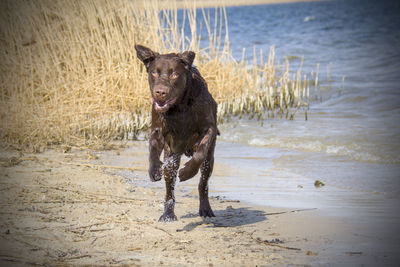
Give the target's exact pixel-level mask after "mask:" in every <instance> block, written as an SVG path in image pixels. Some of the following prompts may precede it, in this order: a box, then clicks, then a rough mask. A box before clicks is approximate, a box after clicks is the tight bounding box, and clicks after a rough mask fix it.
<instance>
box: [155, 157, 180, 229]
mask: <svg viewBox="0 0 400 267" xmlns="http://www.w3.org/2000/svg"><path fill="white" fill-rule="evenodd" d="M164 154H165V157H164V165H163V174H164V180H165V188H166V195H165V202H164V213H163V215H161V217H160V219H159V221H164V222H165V221H176V220H177V217H176V215H175V212H174V208H175V192H174V190H175V181H176V174H177V172H178V169H179V163H180V161H181V155H178V154H170V153H169V152H168V151H166V150H165V149H164Z"/></svg>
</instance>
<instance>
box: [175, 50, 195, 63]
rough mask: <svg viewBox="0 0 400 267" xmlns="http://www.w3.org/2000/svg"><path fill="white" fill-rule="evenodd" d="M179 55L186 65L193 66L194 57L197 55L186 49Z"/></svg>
mask: <svg viewBox="0 0 400 267" xmlns="http://www.w3.org/2000/svg"><path fill="white" fill-rule="evenodd" d="M178 55H179V57H180V58H181V59H182V61H183V62H184V63H185V64H186V65H188V66H189V67H192V64H193V61H194V58H195V57H196V53H195V52H193V51H185V52H183V53H182V54H178Z"/></svg>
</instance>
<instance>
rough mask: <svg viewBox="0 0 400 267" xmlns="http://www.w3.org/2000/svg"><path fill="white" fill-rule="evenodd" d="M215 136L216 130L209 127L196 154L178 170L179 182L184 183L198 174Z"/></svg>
mask: <svg viewBox="0 0 400 267" xmlns="http://www.w3.org/2000/svg"><path fill="white" fill-rule="evenodd" d="M216 135H217V131H216V129H214V128H212V127H210V128H208V130H207V132H206V134H205V135H204V136H203V138H202V139H201V141H200V144H199V145H198V147H197V149H196V152H194V154H193V157H192V158H191V159H190V160H189V161H188V162H186V164H185V166H184V167H183V168H182V169H180V170H179V180H180V181H181V182H183V181H186V180H188V179H190V178H192V177H193V176H195V175H196V174H197V173H198V172H199V168H200V166H201V164H202V163H203V162H204V160H205V159H206V157H207V154H208V150H209V148H210V145H211V144H212V143H213V142H215V139H216Z"/></svg>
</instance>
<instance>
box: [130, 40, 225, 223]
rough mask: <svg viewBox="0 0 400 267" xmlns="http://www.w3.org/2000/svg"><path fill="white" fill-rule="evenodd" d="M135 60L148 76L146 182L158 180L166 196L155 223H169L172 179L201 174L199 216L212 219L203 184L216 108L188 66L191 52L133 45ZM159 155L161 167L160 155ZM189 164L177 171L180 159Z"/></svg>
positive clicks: (207, 174) (210, 163)
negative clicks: (166, 51) (149, 114)
mask: <svg viewBox="0 0 400 267" xmlns="http://www.w3.org/2000/svg"><path fill="white" fill-rule="evenodd" d="M135 49H136V52H137V56H138V58H139V59H140V60H141V61H142V62H143V64H144V65H145V67H146V70H147V73H148V80H149V86H150V91H151V96H152V102H153V106H152V125H151V135H150V140H149V150H150V156H149V161H150V167H149V175H150V179H151V180H152V181H159V180H161V178H162V176H164V180H165V185H166V196H165V204H164V213H163V215H162V216H161V217H160V221H175V220H177V217H176V216H175V213H174V207H175V196H174V188H175V180H176V176H177V175H178V177H179V180H180V181H186V180H188V179H190V178H192V177H193V176H195V175H196V174H197V173H198V171H199V169H200V172H201V177H200V182H199V187H198V190H199V198H200V208H199V215H200V216H202V217H214V216H215V215H214V213H213V211H212V209H211V206H210V203H209V201H208V179H209V178H210V176H211V173H212V170H213V166H214V149H215V142H216V136H217V133H218V129H217V104H216V102H215V101H214V99H213V98H212V96H211V94H210V93H209V92H208V88H207V83H206V81H205V80H204V79H203V77H201V75H200V73H199V71H198V70H197V69H196V68H195V67H194V66H193V60H194V58H195V53H194V52H192V51H185V52H183V53H177V54H176V53H170V54H159V53H157V52H154V51H152V50H151V49H149V48H147V47H144V46H141V45H135ZM162 151H164V163H163V162H161V160H160V156H161V152H162ZM183 154H185V155H186V156H189V157H191V159H190V160H189V161H188V162H187V163H186V164H185V165H184V166H183V168H181V169H180V170H179V173H178V169H179V164H180V160H181V156H182V155H183Z"/></svg>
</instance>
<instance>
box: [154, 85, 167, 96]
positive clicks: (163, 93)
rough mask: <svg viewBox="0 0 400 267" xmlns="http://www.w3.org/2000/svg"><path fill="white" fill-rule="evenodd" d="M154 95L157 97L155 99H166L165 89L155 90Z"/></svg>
mask: <svg viewBox="0 0 400 267" xmlns="http://www.w3.org/2000/svg"><path fill="white" fill-rule="evenodd" d="M154 94H155V95H156V96H157V97H160V98H164V97H166V96H167V89H166V88H162V87H161V88H156V89H155V90H154Z"/></svg>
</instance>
